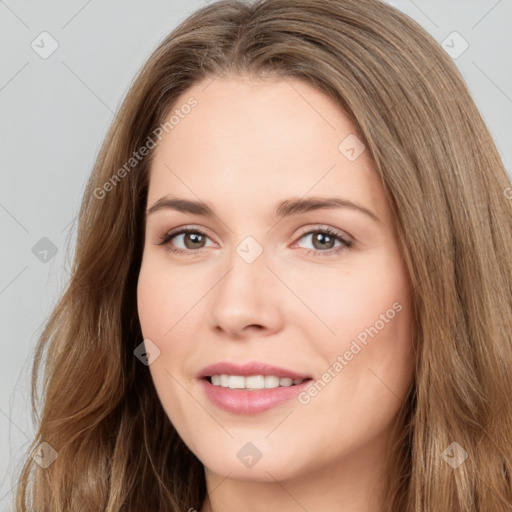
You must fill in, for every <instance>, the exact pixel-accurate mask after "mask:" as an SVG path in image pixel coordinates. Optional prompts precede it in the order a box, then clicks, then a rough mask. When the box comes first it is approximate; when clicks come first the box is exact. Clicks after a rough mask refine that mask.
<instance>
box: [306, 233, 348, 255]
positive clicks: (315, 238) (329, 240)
mask: <svg viewBox="0 0 512 512" xmlns="http://www.w3.org/2000/svg"><path fill="white" fill-rule="evenodd" d="M306 237H311V241H312V246H313V249H314V250H309V251H308V254H311V253H312V254H313V255H315V256H318V255H320V256H324V255H330V254H336V253H338V252H340V251H343V250H345V249H348V248H350V247H352V244H353V242H352V241H350V240H346V239H345V238H344V237H343V236H341V234H339V233H337V232H336V231H334V230H332V229H330V228H322V229H316V230H313V231H308V232H307V233H304V234H303V235H302V236H301V238H300V239H303V238H306ZM336 242H339V245H338V247H335V245H334V244H335V243H336Z"/></svg>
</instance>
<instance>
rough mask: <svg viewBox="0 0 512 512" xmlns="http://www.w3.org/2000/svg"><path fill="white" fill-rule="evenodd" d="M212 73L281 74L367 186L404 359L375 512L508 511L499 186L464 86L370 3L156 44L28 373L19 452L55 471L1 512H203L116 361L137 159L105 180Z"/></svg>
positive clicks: (510, 220) (274, 16) (298, 11)
mask: <svg viewBox="0 0 512 512" xmlns="http://www.w3.org/2000/svg"><path fill="white" fill-rule="evenodd" d="M221 73H230V74H233V75H238V76H251V77H259V78H261V77H264V76H274V77H279V78H282V79H283V80H286V79H287V77H295V78H299V79H302V80H304V81H305V82H307V83H309V84H311V85H313V86H314V87H316V88H317V89H319V90H320V91H322V92H324V93H325V94H326V95H328V96H329V97H330V98H331V99H332V100H334V101H335V102H336V104H337V105H339V108H340V109H341V110H342V111H343V112H344V113H345V114H346V115H347V116H348V117H349V118H350V119H351V120H352V122H353V124H354V126H355V127H356V128H357V133H358V137H359V138H360V139H361V140H362V141H363V142H364V144H365V145H366V148H367V150H368V151H369V152H370V155H371V158H372V160H373V162H374V166H375V169H376V171H377V172H378V175H379V176H380V178H381V180H382V184H383V187H384V190H385V193H386V196H387V198H388V200H389V204H390V205H391V208H392V211H393V213H394V217H395V221H396V228H397V232H398V235H399V243H400V245H401V250H402V252H403V257H404V261H405V263H406V265H407V269H408V272H409V275H410V277H411V281H412V294H413V297H412V298H413V303H414V312H415V333H414V334H415V336H414V343H415V346H416V347H417V350H416V372H415V379H414V386H413V387H412V389H411V392H410V394H409V396H408V397H407V399H406V400H405V401H404V403H403V406H402V409H401V411H400V416H399V419H398V421H397V422H396V431H395V445H394V446H393V449H392V450H390V458H389V462H388V463H389V471H388V472H387V474H388V478H389V482H388V485H387V489H388V492H387V498H386V503H385V508H384V510H392V511H394V512H438V511H439V510H443V511H444V512H455V511H465V512H472V511H479V512H484V511H486V512H497V511H502V510H512V483H511V479H512V400H511V395H512V342H511V337H512V335H511V333H512V257H511V255H512V236H511V235H512V201H511V200H510V199H507V194H506V193H505V191H506V190H511V189H510V188H509V187H510V179H509V178H508V176H507V173H506V171H505V169H504V165H503V163H502V161H501V159H500V156H499V154H498V151H497V149H496V147H495V144H494V142H493V140H492V137H491V136H490V133H489V130H488V129H487V128H486V126H485V123H484V121H483V120H482V118H481V116H480V114H479V112H478V110H477V108H476V106H475V103H474V102H473V100H472V98H471V96H470V94H469V92H468V89H467V87H466V85H465V83H464V80H463V79H462V77H461V75H460V73H459V72H458V70H457V68H456V66H455V65H454V64H453V62H452V60H451V59H450V58H449V57H448V56H447V54H446V53H445V52H444V51H443V50H442V48H441V47H440V46H439V45H438V44H437V43H436V41H435V40H434V39H433V38H432V37H431V36H430V35H429V34H428V33H427V32H426V31H425V30H423V29H422V28H421V27H420V26H419V25H418V24H417V23H416V22H414V21H413V20H411V19H410V18H408V17H407V16H405V15H404V14H402V13H401V12H399V11H398V10H396V9H394V8H392V7H390V6H388V5H385V4H383V3H380V2H379V1H377V0H336V1H334V0H300V1H294V2H291V1H289V0H261V1H255V2H251V3H249V2H243V1H236V0H224V1H219V2H216V3H212V4H209V5H206V6H205V7H203V8H201V9H200V10H198V11H196V12H195V13H194V14H192V15H191V16H190V17H189V18H188V19H186V20H185V21H184V22H183V23H181V24H180V25H179V26H178V27H177V28H176V29H175V30H174V31H173V32H172V33H171V34H170V35H169V36H168V37H167V38H166V39H165V40H164V41H163V42H162V43H161V44H160V45H159V47H158V48H157V49H156V50H155V52H154V53H153V54H152V55H151V57H150V58H149V60H148V61H147V63H146V64H145V65H144V66H143V68H142V69H141V71H140V73H139V74H138V76H137V77H136V79H135V81H134V82H133V84H132V86H131V88H130V90H129V91H128V93H127V95H126V98H125V100H124V102H123V104H122V106H121V108H120V110H119V112H118V115H117V117H116V119H115V120H114V122H113V123H112V126H111V128H110V130H109V132H108V134H107V136H106V139H105V141H104V144H103V145H102V147H101V150H100V152H99V155H98V158H97V161H96V164H95V167H94V170H93V172H92V174H91V177H90V180H89V182H88V186H87V189H86V192H85V195H84V198H83V202H82V205H81V209H80V215H79V223H78V233H77V244H76V253H75V256H74V261H73V266H72V275H71V278H70V281H69V285H68V286H67V288H66V290H65V291H64V293H63V294H62V297H61V298H60V300H59V302H58V304H57V306H56V307H55V309H54V311H53V313H52V315H51V317H50V319H49V321H48V323H47V325H46V326H45V329H44V331H43V333H42V335H41V338H40V340H39V343H38V346H37V351H36V359H35V364H34V369H33V381H32V385H33V390H32V392H33V400H32V406H33V408H34V411H37V414H38V417H37V421H38V430H37V436H36V438H35V439H34V442H33V443H32V445H31V447H30V450H29V451H30V452H32V450H34V449H35V447H37V446H38V445H39V443H41V442H47V443H49V444H50V445H51V446H52V447H53V448H54V449H55V450H56V451H57V453H58V458H57V459H56V460H55V461H54V462H53V463H52V464H51V465H50V466H49V467H48V468H46V469H43V468H42V467H40V466H39V465H37V464H36V463H35V462H34V461H33V459H32V458H31V457H27V461H26V463H25V465H24V467H23V468H22V470H21V472H20V478H19V486H18V490H17V510H18V512H21V511H25V510H27V509H29V510H32V511H34V512H42V511H45V512H54V511H63V510H66V511H67V510H79V511H81V512H89V511H90V512H92V511H94V512H97V511H99V510H108V511H109V512H114V511H121V510H123V511H133V512H140V511H142V510H148V511H166V512H171V511H173V512H176V511H178V510H187V509H189V508H196V509H200V508H201V504H202V502H203V500H204V498H205V495H206V486H205V478H204V468H203V466H202V464H201V463H200V461H199V460H198V459H197V458H196V457H195V456H194V454H192V453H191V451H190V450H189V449H188V448H187V446H186V445H185V444H184V443H183V441H182V440H181V439H180V437H179V436H178V434H177V432H176V431H175V429H174V427H173V426H172V424H171V423H170V421H169V419H168V417H167V416H166V414H165V411H164V410H163V408H162V406H161V404H160V402H159V400H158V398H157V395H156V392H155V388H154V386H153V383H152V380H151V377H150V374H149V372H148V369H147V367H145V366H144V365H142V364H141V363H140V362H139V361H138V360H137V359H136V358H135V357H134V354H133V351H134V349H135V347H137V346H138V345H139V344H140V343H141V341H142V339H143V338H142V334H141V329H140V325H139V322H138V319H137V318H138V317H137V305H136V285H137V278H138V271H139V268H140V263H141V255H142V249H143V243H144V211H145V207H146V196H147V187H148V174H149V170H150V167H151V160H152V155H153V154H154V151H150V152H149V154H148V155H147V156H146V157H145V158H143V159H142V160H141V161H140V162H137V163H136V165H134V166H133V169H131V170H130V171H129V172H128V171H127V172H125V173H121V174H122V176H120V173H119V169H121V168H122V167H123V166H125V165H126V162H128V161H129V159H130V158H131V157H132V154H133V151H135V150H137V149H138V148H140V147H141V146H143V145H145V144H146V141H147V139H148V137H149V136H150V135H151V134H152V133H155V130H156V129H158V127H159V126H161V125H162V124H163V123H165V122H166V119H167V117H168V116H169V113H170V111H171V110H172V109H173V108H175V107H176V100H177V99H178V97H179V96H180V95H181V94H182V93H184V92H186V91H187V89H188V88H189V87H190V86H191V85H193V84H195V83H197V82H199V81H200V80H202V79H204V78H207V79H211V80H214V79H215V78H216V77H217V76H219V75H220V74H221ZM195 108H201V106H200V104H199V105H198V106H197V107H195ZM116 175H117V177H118V178H119V179H117V178H116V179H115V180H114V181H112V179H113V177H114V176H116ZM107 182H110V183H111V186H109V187H107V188H108V193H101V194H100V193H98V190H103V191H105V183H107ZM43 363H44V379H43V383H44V384H43V388H42V396H41V397H40V396H39V395H38V392H37V382H38V375H39V374H40V369H41V368H40V367H41V365H42V364H43ZM38 403H40V404H41V409H40V411H39V410H38V409H37V407H38ZM452 442H456V443H458V444H459V445H460V446H461V447H462V448H463V449H464V450H465V451H466V452H467V453H468V457H467V459H466V460H465V461H464V463H462V464H461V465H460V466H458V467H457V468H453V467H451V466H450V465H449V464H447V462H446V461H445V459H444V458H443V457H442V454H443V452H444V450H445V449H446V448H447V447H448V446H449V445H450V444H451V443H452Z"/></svg>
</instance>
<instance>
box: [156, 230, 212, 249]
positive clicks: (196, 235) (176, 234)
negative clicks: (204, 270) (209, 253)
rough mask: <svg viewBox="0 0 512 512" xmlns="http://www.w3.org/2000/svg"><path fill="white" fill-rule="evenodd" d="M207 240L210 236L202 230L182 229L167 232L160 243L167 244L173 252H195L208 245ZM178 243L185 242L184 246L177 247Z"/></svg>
mask: <svg viewBox="0 0 512 512" xmlns="http://www.w3.org/2000/svg"><path fill="white" fill-rule="evenodd" d="M180 237H181V238H180ZM175 240H178V242H175ZM207 240H208V236H207V235H206V234H205V233H203V232H202V231H199V230H197V229H180V230H178V231H171V232H170V233H166V234H165V235H164V236H162V237H161V242H160V243H159V244H158V245H167V246H168V249H169V251H171V252H177V253H184V252H194V251H198V250H200V249H203V248H204V247H206V246H205V243H206V241H207ZM176 243H180V244H183V248H180V247H175V246H174V245H175V244H176Z"/></svg>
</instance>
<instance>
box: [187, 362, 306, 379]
mask: <svg viewBox="0 0 512 512" xmlns="http://www.w3.org/2000/svg"><path fill="white" fill-rule="evenodd" d="M212 375H242V376H244V377H248V376H249V375H275V376H276V377H279V378H281V377H289V378H291V379H309V378H311V377H310V376H309V375H305V374H300V373H297V372H294V371H292V370H288V369H286V368H281V367H279V366H274V365H271V364H266V363H259V362H257V361H251V362H249V363H245V364H236V363H229V362H220V363H216V364H212V365H210V366H207V367H206V368H203V369H202V370H201V372H199V374H198V375H197V378H198V379H202V378H204V377H211V376H212Z"/></svg>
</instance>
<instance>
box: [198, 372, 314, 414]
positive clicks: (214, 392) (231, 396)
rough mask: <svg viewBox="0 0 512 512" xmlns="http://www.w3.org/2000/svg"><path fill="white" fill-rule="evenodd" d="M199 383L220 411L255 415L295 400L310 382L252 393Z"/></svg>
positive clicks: (204, 382)
mask: <svg viewBox="0 0 512 512" xmlns="http://www.w3.org/2000/svg"><path fill="white" fill-rule="evenodd" d="M200 382H201V385H202V386H203V389H204V391H205V393H206V396H207V397H208V398H209V399H210V401H211V402H212V403H213V404H214V405H216V406H217V407H219V408H220V409H223V410H224V411H227V412H232V413H235V414H257V413H260V412H263V411H267V410H268V409H271V408H272V407H275V406H276V405H279V404H281V403H283V402H286V401H287V400H291V399H292V398H295V397H296V396H297V395H298V394H299V393H301V392H302V391H304V389H305V388H306V387H307V386H308V384H309V383H310V382H312V380H311V379H308V380H306V381H304V382H301V383H300V384H297V385H295V386H279V387H277V388H268V389H258V390H254V391H245V390H243V389H231V388H224V387H222V386H214V385H213V384H211V383H210V382H209V381H208V380H207V379H200Z"/></svg>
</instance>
